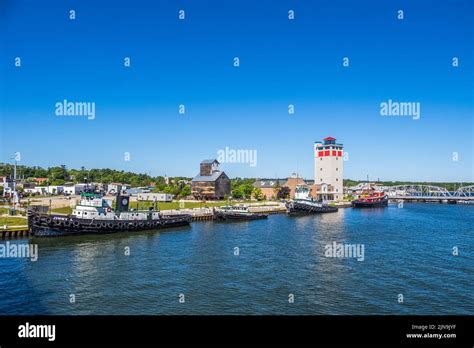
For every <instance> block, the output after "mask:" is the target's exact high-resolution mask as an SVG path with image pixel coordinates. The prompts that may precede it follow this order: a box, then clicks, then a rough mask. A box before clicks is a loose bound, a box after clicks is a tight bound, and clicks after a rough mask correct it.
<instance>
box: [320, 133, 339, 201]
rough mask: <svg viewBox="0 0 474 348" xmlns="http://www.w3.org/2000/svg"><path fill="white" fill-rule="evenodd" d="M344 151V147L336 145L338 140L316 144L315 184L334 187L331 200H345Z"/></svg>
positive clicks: (330, 192)
mask: <svg viewBox="0 0 474 348" xmlns="http://www.w3.org/2000/svg"><path fill="white" fill-rule="evenodd" d="M343 149H344V146H343V145H342V144H336V139H334V138H331V137H327V138H325V139H323V141H322V142H320V141H317V142H315V143H314V183H315V185H321V184H328V185H331V186H332V189H330V190H329V192H328V198H329V199H330V200H335V201H341V200H342V198H343V182H342V173H343V164H344V161H343V153H344V151H343Z"/></svg>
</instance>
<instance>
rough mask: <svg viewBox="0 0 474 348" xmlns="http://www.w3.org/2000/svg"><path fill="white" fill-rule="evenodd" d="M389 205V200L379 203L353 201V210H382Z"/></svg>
mask: <svg viewBox="0 0 474 348" xmlns="http://www.w3.org/2000/svg"><path fill="white" fill-rule="evenodd" d="M387 205H388V198H385V199H383V200H380V201H377V202H363V201H360V200H355V201H352V208H382V207H386V206H387Z"/></svg>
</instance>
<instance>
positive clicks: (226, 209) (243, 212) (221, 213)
mask: <svg viewBox="0 0 474 348" xmlns="http://www.w3.org/2000/svg"><path fill="white" fill-rule="evenodd" d="M267 217H268V214H263V213H253V212H251V211H249V208H248V207H246V206H243V205H236V206H223V207H220V208H217V209H214V219H216V220H221V221H232V220H258V219H266V218H267Z"/></svg>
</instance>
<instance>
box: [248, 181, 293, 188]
mask: <svg viewBox="0 0 474 348" xmlns="http://www.w3.org/2000/svg"><path fill="white" fill-rule="evenodd" d="M277 182H278V184H279V185H280V186H283V184H284V183H285V182H286V180H282V179H257V180H256V181H255V182H254V183H253V185H252V186H253V187H258V188H274V187H275V184H276V183H277Z"/></svg>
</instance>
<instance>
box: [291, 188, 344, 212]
mask: <svg viewBox="0 0 474 348" xmlns="http://www.w3.org/2000/svg"><path fill="white" fill-rule="evenodd" d="M310 192H311V189H310V188H309V187H307V186H306V185H297V186H296V190H295V199H293V200H291V201H288V202H286V204H285V205H286V209H287V212H288V214H289V215H306V214H322V213H334V212H337V210H338V209H337V207H335V206H331V205H328V204H325V203H322V202H317V201H314V200H313V199H312V198H311V195H310Z"/></svg>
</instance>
